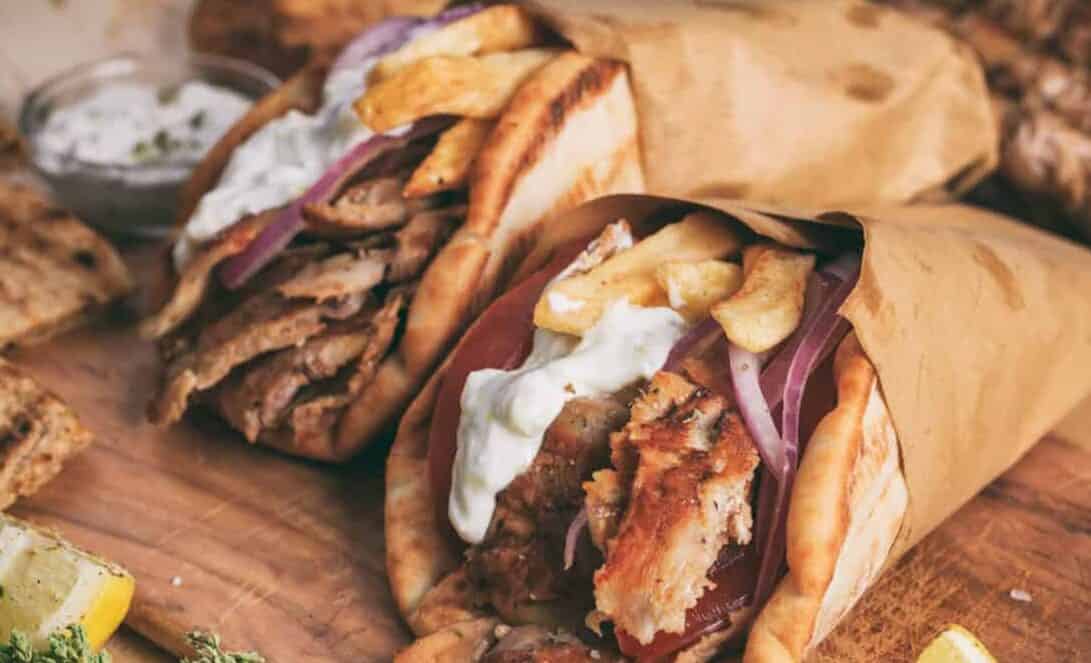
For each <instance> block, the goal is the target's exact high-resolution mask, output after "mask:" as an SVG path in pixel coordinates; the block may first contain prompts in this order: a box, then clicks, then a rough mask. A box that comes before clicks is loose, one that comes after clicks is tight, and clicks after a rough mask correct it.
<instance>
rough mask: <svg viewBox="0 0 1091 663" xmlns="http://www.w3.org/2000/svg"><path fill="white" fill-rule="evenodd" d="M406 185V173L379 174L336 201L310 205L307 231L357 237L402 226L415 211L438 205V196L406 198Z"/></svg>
mask: <svg viewBox="0 0 1091 663" xmlns="http://www.w3.org/2000/svg"><path fill="white" fill-rule="evenodd" d="M407 175H408V173H407V174H406V176H407ZM404 184H405V177H404V176H393V177H379V178H375V179H371V180H366V181H364V182H361V183H360V184H356V185H353V186H351V187H349V188H348V189H346V190H345V192H344V193H343V194H341V197H340V198H338V199H337V200H336V202H334V203H333V204H326V203H321V204H311V205H306V206H305V207H304V208H303V216H304V219H305V220H306V222H307V228H306V231H307V232H308V233H310V234H312V235H319V236H322V237H356V236H359V235H362V234H364V233H368V232H375V231H378V230H388V229H391V228H398V227H400V226H402V225H405V223H406V222H407V221H408V220H409V218H410V216H412V215H413V214H416V213H417V212H422V211H424V210H428V209H431V208H433V207H435V206H436V205H437V204H438V201H439V198H437V197H435V196H429V197H424V198H414V199H411V200H410V199H406V198H403V197H402V186H403V185H404Z"/></svg>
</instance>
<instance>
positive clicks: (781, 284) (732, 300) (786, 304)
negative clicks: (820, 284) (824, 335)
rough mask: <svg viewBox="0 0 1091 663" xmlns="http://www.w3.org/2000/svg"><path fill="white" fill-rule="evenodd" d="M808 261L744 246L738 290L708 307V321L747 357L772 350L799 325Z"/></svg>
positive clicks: (792, 253) (809, 267) (780, 250)
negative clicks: (713, 323)
mask: <svg viewBox="0 0 1091 663" xmlns="http://www.w3.org/2000/svg"><path fill="white" fill-rule="evenodd" d="M814 260H815V259H814V256H813V255H811V254H808V253H802V252H800V251H793V250H791V249H786V248H782V247H778V246H773V245H771V244H756V245H753V246H750V247H747V249H746V253H745V254H744V257H743V264H744V265H745V266H746V268H745V270H744V271H745V272H746V274H745V277H744V278H743V283H742V287H741V288H739V290H738V291H737V292H736V293H735V294H733V295H732V296H731V297H729V298H728V299H726V300H724V301H722V302H720V303H718V304H716V305H714V306H713V307H712V310H711V313H712V317H713V318H715V319H716V321H717V322H719V323H720V326H721V327H723V330H724V334H726V335H727V338H728V339H729V340H730V341H731V342H732V343H735V344H736V345H739V346H742V347H743V348H745V349H747V350H749V351H751V352H765V351H766V350H769V349H772V348H774V347H776V346H777V345H778V344H780V343H781V342H783V341H784V340H785V339H786V338H788V337H789V336H791V335H792V332H794V331H795V330H796V327H798V326H799V321H800V319H801V318H802V317H803V292H804V289H805V288H806V286H807V278H808V277H809V276H810V275H811V271H812V270H814Z"/></svg>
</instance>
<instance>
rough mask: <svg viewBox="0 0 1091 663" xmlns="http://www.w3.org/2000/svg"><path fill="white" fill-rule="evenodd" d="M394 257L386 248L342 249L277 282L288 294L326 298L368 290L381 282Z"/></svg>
mask: <svg viewBox="0 0 1091 663" xmlns="http://www.w3.org/2000/svg"><path fill="white" fill-rule="evenodd" d="M389 260H390V257H389V255H387V252H385V251H381V250H378V251H366V252H361V253H356V252H353V253H339V254H337V255H334V256H331V257H329V258H326V259H325V260H321V261H318V262H312V263H310V264H308V265H307V266H305V267H304V268H303V269H301V270H299V272H298V273H297V274H296V275H295V276H293V277H292V278H290V279H288V280H287V281H285V282H284V283H281V284H280V285H278V286H277V292H279V293H280V294H281V295H283V296H285V297H299V298H306V299H314V300H316V301H326V300H328V299H334V298H343V297H346V296H348V295H352V294H355V293H359V292H366V291H368V290H371V289H372V288H374V287H375V286H377V285H379V284H380V283H381V282H382V280H383V274H385V273H386V265H387V262H389Z"/></svg>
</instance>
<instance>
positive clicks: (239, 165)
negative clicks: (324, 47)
mask: <svg viewBox="0 0 1091 663" xmlns="http://www.w3.org/2000/svg"><path fill="white" fill-rule="evenodd" d="M374 63H375V60H374V59H372V60H370V61H368V62H366V63H365V64H364V65H363V66H359V67H345V68H341V69H334V70H333V71H331V72H330V74H329V76H328V77H327V79H326V82H325V84H324V86H323V90H322V106H321V108H319V109H318V111H316V112H315V113H314V114H313V115H308V114H305V113H301V112H299V111H296V110H292V111H289V112H288V113H286V114H285V115H283V116H281V117H279V118H277V119H275V120H273V121H271V122H269V123H268V124H266V125H265V126H263V127H262V128H261V129H259V130H258V131H256V132H255V133H254V134H253V135H252V136H250V138H248V139H247V140H246V141H245V142H244V143H242V144H241V145H239V146H238V147H237V148H235V151H234V152H233V153H232V155H231V159H230V161H228V163H227V166H226V167H225V168H224V172H223V174H222V175H221V176H220V180H219V182H218V183H217V185H216V187H215V188H213V189H211V190H209V191H208V192H206V193H205V195H204V196H203V197H202V198H201V200H200V202H199V203H198V205H197V209H196V210H195V211H194V212H193V215H192V216H190V218H189V221H188V222H187V223H186V225H185V228H184V230H183V232H182V234H181V235H180V236H179V238H178V241H177V242H176V243H175V245H174V261H175V265H176V266H177V267H178V268H179V269H181V268H182V267H183V266H185V264H186V262H188V260H189V257H190V255H191V254H192V253H193V250H194V249H195V248H196V247H197V246H199V245H201V244H202V243H204V242H207V241H208V240H210V239H212V238H214V237H215V236H216V235H217V234H219V233H220V232H222V231H223V230H224V229H226V228H228V227H229V226H231V225H233V224H235V223H236V222H237V221H239V220H240V219H242V218H243V217H244V216H247V215H249V214H257V213H258V212H263V211H265V210H268V209H272V208H274V207H279V206H281V205H284V204H286V203H289V202H291V201H292V200H294V199H295V198H297V197H299V196H300V195H302V194H303V193H304V192H306V191H307V189H308V188H310V187H311V185H313V184H314V183H315V182H317V181H318V179H319V178H320V177H322V174H323V173H325V171H326V170H328V169H329V168H330V167H331V166H333V164H334V163H336V162H337V160H338V159H340V158H341V157H343V156H344V155H346V154H348V152H349V151H350V150H352V149H353V148H354V147H356V146H357V145H359V144H360V143H361V142H363V141H365V140H367V139H368V138H371V137H372V136H373V135H374V133H373V132H372V131H371V130H370V129H368V128H367V127H366V126H365V125H364V124H363V122H361V121H360V118H359V116H357V114H356V111H355V110H353V107H352V103H353V102H354V101H356V99H357V98H358V97H359V96H360V95H362V94H363V93H364V90H365V89H366V83H365V81H366V80H367V75H368V72H369V71H370V70H371V67H372V66H373V65H374ZM407 129H408V126H405V127H399V128H397V129H394V130H392V131H390V132H389V133H391V134H398V133H404V131H405V130H407Z"/></svg>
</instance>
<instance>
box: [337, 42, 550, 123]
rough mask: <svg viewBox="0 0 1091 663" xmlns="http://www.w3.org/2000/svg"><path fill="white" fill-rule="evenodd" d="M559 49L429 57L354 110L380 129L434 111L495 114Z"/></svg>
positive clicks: (377, 88)
mask: <svg viewBox="0 0 1091 663" xmlns="http://www.w3.org/2000/svg"><path fill="white" fill-rule="evenodd" d="M558 53H559V51H557V50H553V49H544V48H537V49H526V50H522V51H514V52H512V53H492V54H490V55H482V56H480V57H470V56H458V55H437V56H435V57H430V58H425V59H424V60H418V61H417V62H414V63H413V64H411V65H409V66H407V67H405V68H404V69H402V70H401V71H399V72H398V73H396V74H394V75H393V76H391V77H390V78H388V79H386V80H384V81H382V82H380V83H379V84H377V85H374V86H372V87H370V88H368V90H367V91H366V92H365V93H364V94H363V95H362V96H361V97H360V98H359V99H357V100H356V101H355V102H354V104H353V108H354V109H355V110H356V114H357V115H358V116H359V117H360V120H361V121H362V122H363V123H364V124H365V125H366V126H368V127H370V128H371V130H372V131H376V132H379V133H382V132H386V131H389V130H391V129H393V128H394V127H398V126H401V125H403V124H407V123H409V122H413V121H414V120H419V119H420V118H422V117H427V116H429V115H461V116H464V117H473V118H478V119H489V118H494V117H496V116H497V115H499V114H500V111H502V110H504V107H505V106H507V104H508V101H509V100H510V99H511V97H512V95H513V94H515V91H516V90H517V89H519V85H520V84H521V83H522V82H523V80H525V79H526V78H527V76H529V75H530V74H532V73H534V71H535V70H536V69H538V68H539V67H541V66H542V65H544V64H545V63H546V62H548V61H549V60H551V59H553V58H554V57H556V56H557V54H558Z"/></svg>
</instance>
